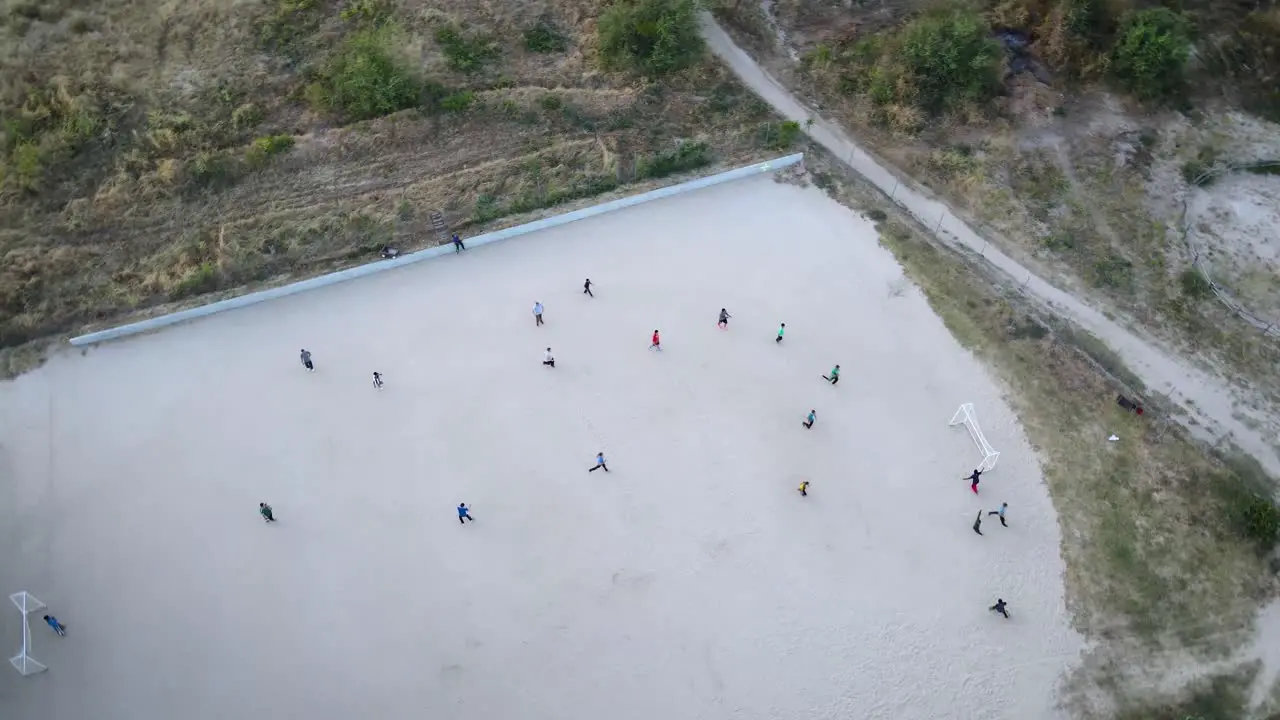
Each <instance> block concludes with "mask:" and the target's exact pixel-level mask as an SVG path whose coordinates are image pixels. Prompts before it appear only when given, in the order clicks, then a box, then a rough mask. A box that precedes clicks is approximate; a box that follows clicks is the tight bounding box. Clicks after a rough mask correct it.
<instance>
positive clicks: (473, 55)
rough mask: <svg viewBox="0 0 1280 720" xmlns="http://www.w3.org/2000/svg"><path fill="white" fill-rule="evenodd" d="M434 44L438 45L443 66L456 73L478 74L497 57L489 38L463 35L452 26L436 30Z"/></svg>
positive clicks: (492, 42)
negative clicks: (441, 53) (443, 60)
mask: <svg viewBox="0 0 1280 720" xmlns="http://www.w3.org/2000/svg"><path fill="white" fill-rule="evenodd" d="M436 42H438V43H440V50H441V52H443V53H444V59H445V64H446V65H448V66H449V68H450V69H452V70H457V71H458V72H464V73H474V72H479V71H480V70H483V69H484V66H485V65H487V64H488V63H490V62H492V61H493V60H495V59H497V57H498V45H497V43H495V42H494V41H493V40H492V39H491V38H489V37H488V36H486V35H465V34H463V33H462V31H461V30H459V29H458V28H456V27H454V26H452V25H446V26H444V27H442V28H440V29H438V30H436Z"/></svg>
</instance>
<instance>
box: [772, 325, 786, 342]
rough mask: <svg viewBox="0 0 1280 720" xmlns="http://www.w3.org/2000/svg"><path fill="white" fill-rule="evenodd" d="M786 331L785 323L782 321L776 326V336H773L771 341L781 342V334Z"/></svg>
mask: <svg viewBox="0 0 1280 720" xmlns="http://www.w3.org/2000/svg"><path fill="white" fill-rule="evenodd" d="M786 331H787V324H786V323H782V325H781V326H779V327H778V337H776V338H774V340H773V341H774V342H776V343H780V342H782V334H783V333H785V332H786Z"/></svg>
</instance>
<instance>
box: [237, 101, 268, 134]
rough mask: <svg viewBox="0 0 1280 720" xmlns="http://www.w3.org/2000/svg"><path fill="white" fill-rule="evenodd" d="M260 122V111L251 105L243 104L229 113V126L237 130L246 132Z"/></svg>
mask: <svg viewBox="0 0 1280 720" xmlns="http://www.w3.org/2000/svg"><path fill="white" fill-rule="evenodd" d="M260 122H262V109H261V108H259V107H258V106H257V105H254V104H253V103H245V104H243V105H241V106H239V107H237V108H236V109H235V110H232V111H231V125H232V126H233V127H235V129H237V130H248V129H249V128H252V127H254V126H256V125H257V124H258V123H260Z"/></svg>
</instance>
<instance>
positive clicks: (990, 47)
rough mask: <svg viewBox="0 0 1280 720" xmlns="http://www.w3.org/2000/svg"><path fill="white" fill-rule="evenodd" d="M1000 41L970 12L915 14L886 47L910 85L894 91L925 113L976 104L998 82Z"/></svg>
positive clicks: (898, 97) (989, 94) (979, 18)
mask: <svg viewBox="0 0 1280 720" xmlns="http://www.w3.org/2000/svg"><path fill="white" fill-rule="evenodd" d="M1000 56H1001V49H1000V43H998V42H997V41H995V40H993V39H992V38H991V28H990V27H988V26H987V23H986V21H985V20H983V19H982V17H981V16H980V15H978V14H976V13H974V12H971V11H966V10H961V9H955V10H950V11H946V12H939V13H934V14H929V15H925V16H923V17H920V18H917V19H915V20H913V21H911V22H910V23H908V24H907V25H906V27H904V28H903V29H902V31H901V32H900V33H899V34H898V37H897V38H896V39H895V42H894V43H893V44H892V45H891V48H890V58H891V62H892V63H893V65H894V66H895V68H897V69H900V71H901V73H902V74H903V75H904V76H905V77H904V78H903V79H905V80H906V82H907V85H908V86H909V87H908V88H907V89H906V91H905V92H904V89H898V90H896V96H897V99H898V100H899V101H913V102H914V104H915V105H917V106H919V107H920V108H922V109H924V110H925V111H927V112H929V113H935V114H936V113H939V112H941V111H943V110H948V109H952V108H954V107H957V106H958V105H960V104H961V103H966V102H973V103H980V102H983V101H986V100H989V99H990V98H991V97H993V96H994V95H995V93H996V91H997V90H998V89H999V87H1000V78H999V74H998V71H999V67H1000Z"/></svg>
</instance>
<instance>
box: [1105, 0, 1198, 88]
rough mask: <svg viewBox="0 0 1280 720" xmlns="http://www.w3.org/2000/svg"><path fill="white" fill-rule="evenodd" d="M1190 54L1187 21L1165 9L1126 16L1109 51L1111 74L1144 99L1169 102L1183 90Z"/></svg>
mask: <svg viewBox="0 0 1280 720" xmlns="http://www.w3.org/2000/svg"><path fill="white" fill-rule="evenodd" d="M1190 54H1191V40H1190V38H1189V36H1188V26H1187V22H1186V20H1184V19H1183V17H1182V16H1181V15H1178V14H1177V13H1175V12H1173V11H1172V10H1169V9H1168V8H1162V7H1157V8H1151V9H1148V10H1140V11H1137V12H1130V13H1127V14H1126V15H1125V16H1124V18H1122V19H1121V21H1120V32H1119V34H1118V36H1117V38H1116V44H1115V46H1114V47H1113V48H1112V49H1111V66H1110V67H1111V73H1112V74H1113V75H1114V76H1115V78H1116V79H1117V80H1118V81H1119V82H1120V83H1121V85H1123V86H1124V87H1125V88H1126V89H1128V90H1129V91H1130V92H1132V93H1133V94H1135V95H1137V96H1138V97H1139V98H1141V99H1143V100H1171V99H1175V98H1178V97H1181V95H1182V93H1183V90H1184V89H1185V79H1184V76H1183V66H1184V65H1185V64H1186V62H1187V58H1188V56H1190Z"/></svg>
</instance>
